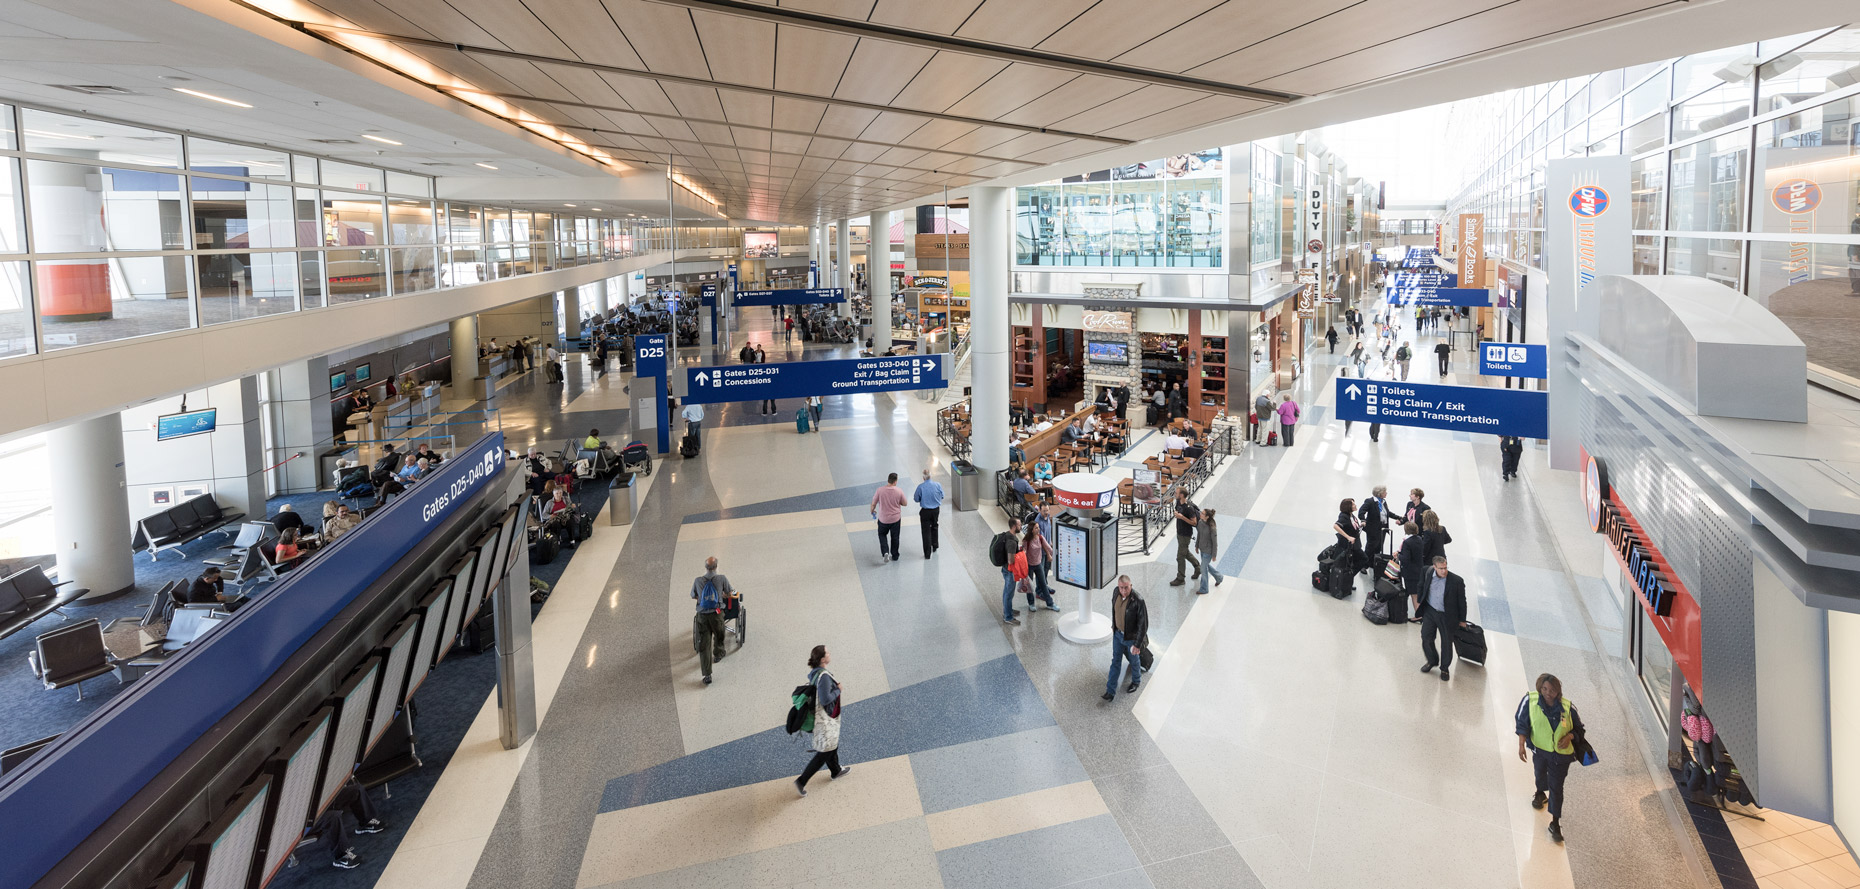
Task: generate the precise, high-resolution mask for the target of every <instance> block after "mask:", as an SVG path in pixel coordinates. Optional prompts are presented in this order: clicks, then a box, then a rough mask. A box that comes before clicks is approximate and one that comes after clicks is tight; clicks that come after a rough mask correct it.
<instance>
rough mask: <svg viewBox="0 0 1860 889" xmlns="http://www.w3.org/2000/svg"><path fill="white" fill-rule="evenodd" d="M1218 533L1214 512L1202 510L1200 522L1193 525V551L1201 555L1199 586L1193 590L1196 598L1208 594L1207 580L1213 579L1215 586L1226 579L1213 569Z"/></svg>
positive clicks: (1218, 548) (1217, 547)
mask: <svg viewBox="0 0 1860 889" xmlns="http://www.w3.org/2000/svg"><path fill="white" fill-rule="evenodd" d="M1220 533H1221V532H1220V529H1218V528H1216V527H1215V526H1214V510H1212V509H1204V510H1202V511H1201V521H1199V522H1196V523H1195V551H1196V552H1198V553H1200V554H1201V585H1200V586H1199V587H1196V589H1195V595H1197V596H1205V595H1207V594H1208V578H1210V577H1212V578H1214V584H1215V585H1216V586H1219V585H1220V583H1221V581H1223V580H1226V579H1227V578H1226V577H1223V576H1222V575H1221V572H1219V571H1217V570H1215V568H1214V560H1215V558H1216V557H1217V556H1218V555H1219V554H1220V549H1221V542H1220Z"/></svg>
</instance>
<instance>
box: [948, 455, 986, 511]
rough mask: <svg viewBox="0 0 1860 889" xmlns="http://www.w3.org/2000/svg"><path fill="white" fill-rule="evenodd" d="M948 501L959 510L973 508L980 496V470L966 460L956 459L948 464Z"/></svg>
mask: <svg viewBox="0 0 1860 889" xmlns="http://www.w3.org/2000/svg"><path fill="white" fill-rule="evenodd" d="M949 473H950V476H951V478H950V486H951V487H952V488H954V490H953V491H951V492H950V498H949V499H950V501H951V503H952V504H953V505H954V506H955V507H956V509H957V510H959V511H969V510H973V509H975V507H976V505H977V504H978V503H980V502H981V498H982V471H981V470H980V469H976V468H975V464H973V463H970V462H969V461H967V460H957V461H956V462H954V463H951V464H950V465H949Z"/></svg>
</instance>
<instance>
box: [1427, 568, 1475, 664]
mask: <svg viewBox="0 0 1860 889" xmlns="http://www.w3.org/2000/svg"><path fill="white" fill-rule="evenodd" d="M1463 626H1466V581H1465V580H1464V579H1462V578H1461V577H1460V576H1459V575H1458V574H1454V573H1453V572H1451V571H1448V570H1447V557H1446V556H1435V557H1434V573H1433V574H1431V575H1429V576H1427V577H1426V578H1425V579H1424V580H1423V581H1422V585H1421V653H1422V654H1424V655H1427V663H1425V664H1422V665H1421V672H1423V673H1427V672H1431V671H1432V670H1433V669H1434V667H1435V666H1436V665H1438V666H1439V667H1440V681H1441V682H1445V681H1447V679H1448V678H1449V677H1448V676H1447V668H1448V667H1451V666H1452V665H1453V635H1454V631H1455V630H1457V629H1459V628H1460V627H1463ZM1436 636H1438V638H1439V640H1440V645H1439V648H1438V649H1436V648H1435V645H1434V640H1435V638H1436Z"/></svg>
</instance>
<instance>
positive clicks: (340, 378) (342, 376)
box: [329, 370, 349, 392]
mask: <svg viewBox="0 0 1860 889" xmlns="http://www.w3.org/2000/svg"><path fill="white" fill-rule="evenodd" d="M348 385H349V372H348V371H345V370H337V371H331V372H330V374H329V391H331V392H341V391H342V390H343V388H344V387H346V386H348Z"/></svg>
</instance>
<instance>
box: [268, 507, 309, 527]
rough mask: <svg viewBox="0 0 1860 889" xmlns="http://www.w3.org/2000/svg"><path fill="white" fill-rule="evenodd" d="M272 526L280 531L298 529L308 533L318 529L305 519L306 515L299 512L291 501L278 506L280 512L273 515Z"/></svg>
mask: <svg viewBox="0 0 1860 889" xmlns="http://www.w3.org/2000/svg"><path fill="white" fill-rule="evenodd" d="M271 526H272V527H273V528H276V529H278V530H279V531H296V532H298V533H300V534H308V533H311V532H312V531H315V530H316V529H315V528H312V527H310V524H309V523H308V522H305V521H304V517H303V516H300V515H298V514H297V509H296V508H295V507H293V506H291V505H290V504H289V503H286V504H284V505H283V506H280V507H278V514H277V515H275V516H272V517H271Z"/></svg>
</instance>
